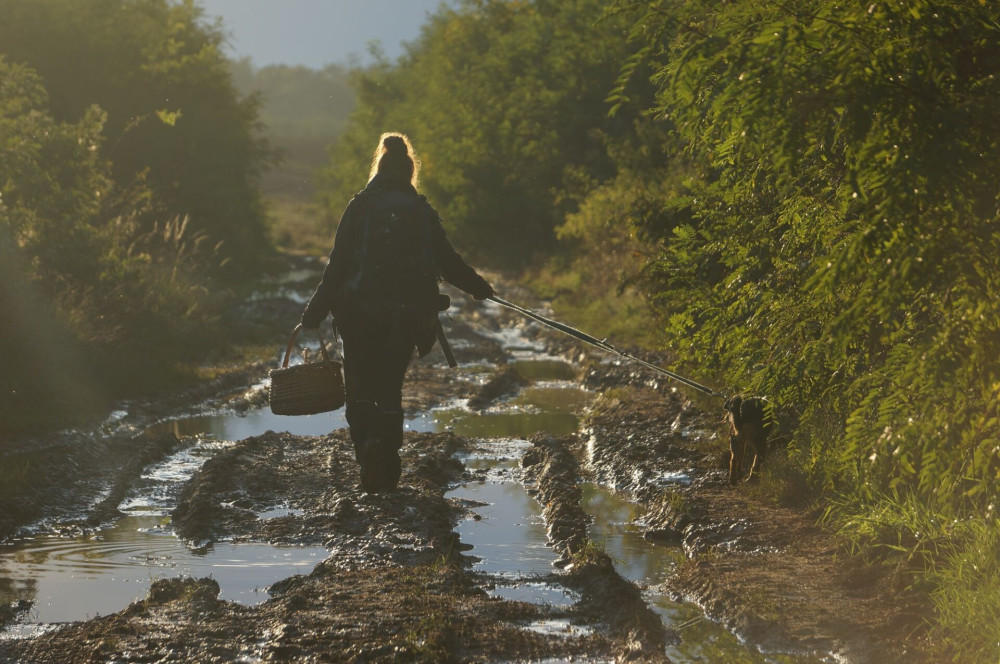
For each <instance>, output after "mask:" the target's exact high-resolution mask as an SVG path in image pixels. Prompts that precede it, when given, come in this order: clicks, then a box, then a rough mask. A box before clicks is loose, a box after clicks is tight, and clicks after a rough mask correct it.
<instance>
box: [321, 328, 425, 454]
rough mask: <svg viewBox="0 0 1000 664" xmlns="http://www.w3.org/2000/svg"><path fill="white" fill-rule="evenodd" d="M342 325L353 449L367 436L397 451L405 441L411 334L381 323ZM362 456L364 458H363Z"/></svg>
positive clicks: (348, 420) (411, 346) (412, 346)
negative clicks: (404, 430) (405, 410)
mask: <svg viewBox="0 0 1000 664" xmlns="http://www.w3.org/2000/svg"><path fill="white" fill-rule="evenodd" d="M359 323H360V324H354V325H341V324H339V323H338V328H340V333H341V336H342V337H343V339H344V383H345V388H346V390H347V411H346V416H347V423H348V424H349V425H350V427H351V440H352V441H353V442H354V449H355V452H360V450H361V448H362V447H363V446H364V444H365V441H366V440H367V439H368V438H369V437H375V438H378V439H379V440H380V441H381V442H382V444H383V446H385V447H386V448H388V449H391V450H393V451H398V450H399V448H400V447H402V445H403V405H402V401H403V377H404V376H405V375H406V367H407V366H408V365H409V363H410V358H411V357H412V355H413V349H414V346H415V342H414V339H413V336H412V334H407V333H406V332H405V331H403V333H401V332H400V330H399V328H398V327H397V328H396V329H395V330H393V329H392V328H393V326H391V325H378V324H367V325H366V324H363V322H360V321H359ZM359 460H360V458H359Z"/></svg>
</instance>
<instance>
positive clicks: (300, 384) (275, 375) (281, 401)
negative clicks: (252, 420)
mask: <svg viewBox="0 0 1000 664" xmlns="http://www.w3.org/2000/svg"><path fill="white" fill-rule="evenodd" d="M301 329H302V325H301V324H300V325H296V326H295V330H294V331H293V332H292V338H291V340H290V341H289V342H288V348H286V349H285V360H284V362H282V363H281V368H280V369H272V370H271V392H270V395H269V396H270V402H271V412H272V413H274V414H275V415H313V414H315V413H326V412H329V411H331V410H337V409H338V408H340V407H341V406H343V405H344V397H345V395H344V377H343V374H342V373H341V364H340V362H337V361H335V360H331V359H330V355H329V354H328V353H327V352H326V343H325V342H324V341H323V337H322V336H320V338H319V348H320V350H321V351H322V353H323V359H322V361H319V362H306V363H305V364H298V365H296V366H294V367H290V366H288V356H289V355H291V352H292V346H294V345H295V338H296V337H297V336H298V335H299V331H300V330H301ZM316 334H317V335H319V330H317V331H316Z"/></svg>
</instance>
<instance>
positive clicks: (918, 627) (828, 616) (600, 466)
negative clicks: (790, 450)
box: [582, 368, 929, 663]
mask: <svg viewBox="0 0 1000 664" xmlns="http://www.w3.org/2000/svg"><path fill="white" fill-rule="evenodd" d="M630 374H631V375H630ZM591 378H592V379H594V380H598V381H599V379H600V372H594V373H593V374H592V376H591ZM609 382H610V383H611V384H612V385H614V386H615V387H616V388H618V389H617V391H616V392H614V394H617V395H618V396H617V397H611V398H607V399H604V400H603V401H602V402H601V403H600V404H598V406H597V408H595V410H594V412H592V413H591V415H590V416H589V418H588V420H587V422H586V423H585V425H584V430H583V433H582V436H583V437H584V438H585V445H584V447H585V450H584V454H585V455H586V457H587V459H588V465H589V468H590V470H591V472H592V474H593V477H594V478H595V479H596V480H597V481H598V482H601V483H603V484H606V485H608V486H611V487H614V488H615V489H616V490H617V491H619V492H621V493H622V494H624V495H627V496H630V497H631V498H632V499H634V500H635V501H637V502H639V503H640V504H642V505H644V506H645V507H646V514H645V516H644V517H642V518H641V520H640V523H639V525H640V527H641V528H642V529H643V531H644V534H645V536H646V537H647V538H649V539H651V540H655V541H659V542H665V543H670V544H676V545H678V546H680V547H681V548H682V550H683V551H684V554H685V557H686V560H685V561H684V562H683V563H681V564H680V565H678V567H677V568H676V570H675V571H674V573H673V574H672V576H671V577H670V579H669V580H668V581H667V582H666V583H665V587H664V588H663V590H664V591H665V592H667V593H669V594H671V595H675V596H677V597H680V598H683V599H686V600H690V601H694V602H696V603H698V604H699V605H700V606H702V607H703V609H704V610H705V612H706V614H707V615H708V616H709V617H710V618H712V619H713V620H717V621H720V622H721V623H723V624H725V625H726V626H727V627H728V628H729V629H731V630H732V631H734V632H735V633H736V634H738V635H739V636H740V637H741V638H742V639H745V640H746V641H747V642H748V643H750V644H753V645H755V646H756V647H759V648H761V649H762V650H764V651H766V652H774V653H782V652H785V653H813V654H815V656H816V657H818V658H824V659H831V658H832V659H835V660H836V661H845V662H859V663H864V662H871V663H876V662H896V661H907V662H919V661H925V658H924V655H923V653H922V650H921V641H920V634H921V631H922V625H924V624H925V623H924V619H925V618H929V613H928V607H927V606H926V605H924V604H922V603H921V602H919V601H917V600H916V598H914V597H912V596H910V595H908V594H906V593H904V592H899V591H896V590H894V589H893V588H892V587H891V585H890V584H889V580H888V578H886V577H887V575H886V573H885V572H884V571H883V570H880V569H879V568H877V567H876V568H873V567H868V566H866V565H864V564H863V563H861V562H860V561H858V560H857V559H855V558H852V557H851V556H850V555H848V553H847V550H846V547H845V545H844V543H843V542H840V541H838V540H837V538H836V537H835V536H834V535H833V534H831V533H830V532H828V531H825V530H823V529H822V528H820V527H819V526H817V525H816V523H817V520H818V517H819V511H818V509H816V508H810V507H809V506H810V505H813V504H814V503H813V502H812V501H811V500H810V499H808V497H807V498H806V499H805V500H801V501H799V502H800V503H802V504H799V505H793V506H783V505H778V504H773V503H770V502H766V501H765V500H762V498H761V496H760V495H759V494H757V493H755V492H754V490H753V488H754V485H753V481H751V482H750V483H747V484H741V485H739V486H737V487H730V486H729V484H728V475H727V468H728V457H729V454H728V443H727V442H724V441H726V440H727V439H725V437H724V435H723V434H724V432H725V429H724V426H723V424H722V418H721V414H719V415H716V414H714V413H705V412H704V411H701V410H699V409H697V408H695V407H694V406H693V405H692V404H691V402H689V401H687V400H685V399H684V398H683V397H682V396H681V395H680V394H679V393H677V392H673V391H671V390H669V389H667V390H663V389H654V388H653V387H652V386H651V385H650V379H649V378H648V377H643V375H642V374H641V373H639V372H630V371H628V370H626V371H625V372H623V371H622V369H621V368H616V369H614V370H613V371H612V372H611V376H610V381H609ZM781 455H782V451H781V450H780V449H779V450H775V451H774V453H773V454H772V457H771V459H770V461H771V462H772V463H780V458H781ZM763 472H764V473H767V472H769V471H768V469H767V468H766V467H765V469H764V471H763Z"/></svg>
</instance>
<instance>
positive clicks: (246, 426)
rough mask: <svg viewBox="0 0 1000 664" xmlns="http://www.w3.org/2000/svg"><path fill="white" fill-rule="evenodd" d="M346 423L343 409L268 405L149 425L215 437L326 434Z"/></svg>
mask: <svg viewBox="0 0 1000 664" xmlns="http://www.w3.org/2000/svg"><path fill="white" fill-rule="evenodd" d="M346 426H347V420H346V419H345V417H344V409H343V408H341V409H340V410H337V411H334V412H332V413H320V414H318V415H298V416H295V417H289V416H287V415H275V414H274V413H272V412H271V409H270V408H262V409H260V410H255V411H251V412H249V413H247V414H245V415H241V414H237V413H225V412H223V413H214V414H210V415H196V416H193V417H185V418H182V419H176V420H167V421H165V422H160V423H158V424H154V425H153V426H151V427H150V428H149V431H151V432H153V433H172V434H174V435H175V436H177V437H178V438H180V437H182V436H206V437H210V438H214V439H216V440H243V439H244V438H249V437H250V436H259V435H261V434H263V433H265V432H267V431H287V432H288V433H291V434H295V435H296V436H325V435H326V434H328V433H330V432H331V431H333V430H335V429H342V428H344V427H346Z"/></svg>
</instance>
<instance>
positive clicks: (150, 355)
mask: <svg viewBox="0 0 1000 664" xmlns="http://www.w3.org/2000/svg"><path fill="white" fill-rule="evenodd" d="M47 100H48V97H47V94H46V91H45V89H44V88H43V87H42V85H41V82H40V79H39V77H38V76H37V75H36V74H35V73H34V72H33V71H32V70H30V69H29V68H27V67H25V66H23V65H12V64H9V63H7V62H6V61H5V59H4V58H2V57H0V256H2V260H0V308H2V309H3V311H4V314H5V315H4V317H3V318H2V320H0V341H2V342H3V345H4V348H5V349H6V350H7V352H8V361H7V363H6V364H5V367H4V372H3V373H2V374H0V431H2V432H3V433H18V432H23V431H26V430H29V429H34V428H38V427H52V426H60V425H65V424H67V423H71V422H76V421H80V420H81V419H83V418H85V417H87V416H88V415H92V414H93V413H94V412H95V410H96V409H98V407H99V406H100V405H101V404H102V403H103V399H104V397H105V395H108V394H110V393H113V392H120V391H129V390H131V391H134V390H138V389H142V388H144V387H148V386H149V385H150V384H151V378H150V377H151V375H157V374H159V375H163V374H164V373H166V372H167V371H168V370H169V369H170V366H171V364H172V363H174V362H176V361H177V360H178V359H179V358H182V357H184V355H185V354H186V351H185V349H186V348H189V347H190V346H191V340H192V339H193V338H198V337H201V336H204V335H205V334H206V333H207V332H208V330H210V329H211V327H212V326H213V324H214V322H213V321H214V319H215V318H216V315H215V313H214V311H215V309H216V308H217V301H218V299H219V295H213V294H211V293H210V291H209V290H208V288H206V286H205V285H203V284H209V283H211V282H210V281H209V280H208V278H207V273H209V272H214V271H217V266H218V264H219V263H220V262H221V261H220V257H219V255H218V249H219V246H218V243H212V242H209V241H208V240H207V236H206V234H205V232H204V231H193V230H191V229H190V228H189V226H188V223H187V220H186V218H185V219H183V220H180V219H175V220H172V221H167V222H162V221H158V220H157V216H156V214H155V210H154V209H153V208H152V207H151V201H152V194H151V192H150V191H149V190H148V189H147V188H146V187H144V186H143V185H142V184H141V183H135V184H133V185H132V186H130V187H128V188H118V187H116V185H115V183H114V181H113V178H112V177H111V173H110V171H111V166H110V164H109V163H108V162H107V160H105V159H104V158H103V157H102V156H101V154H102V150H101V145H102V138H103V132H102V129H103V123H104V119H105V116H104V114H103V113H102V112H101V111H100V109H98V108H96V107H92V108H91V109H89V110H88V112H87V113H86V114H85V115H84V117H83V118H82V119H81V120H79V121H78V122H76V123H68V122H59V121H57V120H55V119H53V117H52V116H51V115H50V114H49V112H48V110H47V106H46V103H47ZM198 281H201V282H202V284H198V285H196V284H197V282H198ZM153 348H155V349H156V350H155V351H152V350H151V349H153Z"/></svg>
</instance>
